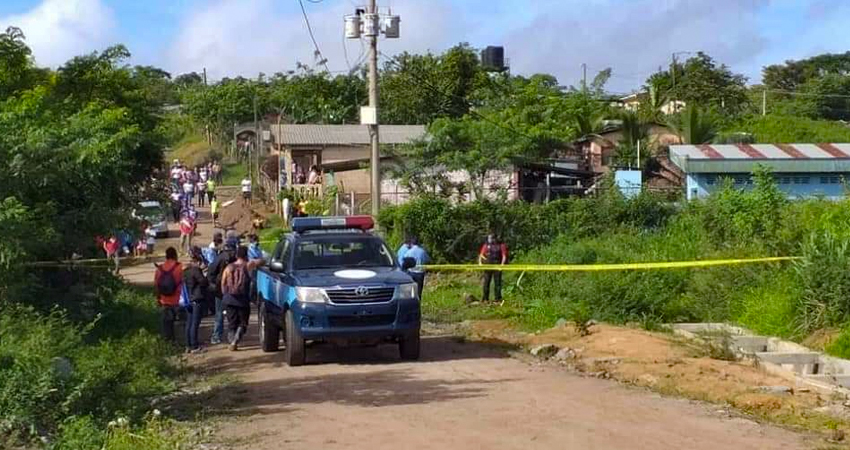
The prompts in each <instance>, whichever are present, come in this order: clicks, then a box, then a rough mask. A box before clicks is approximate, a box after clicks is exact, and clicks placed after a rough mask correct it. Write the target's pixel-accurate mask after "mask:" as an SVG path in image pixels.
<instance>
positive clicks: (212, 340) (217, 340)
mask: <svg viewBox="0 0 850 450" xmlns="http://www.w3.org/2000/svg"><path fill="white" fill-rule="evenodd" d="M218 344H221V339H216V338H212V339H210V345H218Z"/></svg>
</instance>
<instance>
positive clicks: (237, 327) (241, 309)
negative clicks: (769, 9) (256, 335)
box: [224, 305, 251, 344]
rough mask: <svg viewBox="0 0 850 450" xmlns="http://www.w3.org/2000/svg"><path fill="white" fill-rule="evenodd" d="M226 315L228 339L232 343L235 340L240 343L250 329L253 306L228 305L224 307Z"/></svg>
mask: <svg viewBox="0 0 850 450" xmlns="http://www.w3.org/2000/svg"><path fill="white" fill-rule="evenodd" d="M224 315H225V316H227V330H228V333H227V334H228V336H227V338H228V341H229V342H230V343H231V344H232V343H234V342H235V343H237V344H238V343H239V341H241V340H242V336H244V335H245V332H246V331H247V330H248V318H249V316H250V315H251V307H250V306H235V305H227V306H226V307H225V308H224Z"/></svg>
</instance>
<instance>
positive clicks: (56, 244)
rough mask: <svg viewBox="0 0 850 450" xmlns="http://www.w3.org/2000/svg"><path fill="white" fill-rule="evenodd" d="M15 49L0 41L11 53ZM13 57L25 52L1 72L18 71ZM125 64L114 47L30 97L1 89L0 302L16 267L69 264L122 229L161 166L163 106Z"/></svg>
mask: <svg viewBox="0 0 850 450" xmlns="http://www.w3.org/2000/svg"><path fill="white" fill-rule="evenodd" d="M22 39H23V38H22V36H20V35H19V34H18V33H17V32H16V31H15V30H10V31H9V32H7V33H4V34H0V42H7V43H8V42H18V43H17V44H15V45H16V46H19V45H20V41H21V40H22ZM21 54H23V55H28V54H29V50H28V49H23V48H22V49H19V51H18V52H17V53H16V54H12V55H8V54H7V55H0V66H2V67H7V68H8V67H11V66H13V65H14V64H18V63H20V61H22V60H20V59H18V60H16V59H15V58H17V57H18V56H16V55H21ZM128 56H129V53H128V52H127V51H126V49H125V48H124V47H122V46H116V47H111V48H109V49H107V50H105V51H103V52H100V53H93V54H90V55H87V56H81V57H77V58H74V59H72V60H70V61H68V62H67V63H66V64H64V65H63V66H61V67H60V68H59V69H58V70H56V71H55V72H49V71H44V72H43V73H46V74H48V75H49V76H46V77H36V78H35V79H31V81H30V82H29V84H30V86H28V87H27V86H24V87H21V84H19V83H18V81H19V79H20V78H15V77H4V78H2V79H0V91H2V92H7V93H8V92H14V95H11V96H7V97H4V98H2V99H0V109H1V110H2V111H3V114H0V178H2V179H3V183H0V203H2V205H3V206H2V208H0V209H2V213H0V232H3V233H6V238H4V240H3V242H2V243H0V262H2V263H3V264H5V269H6V270H0V292H2V291H3V290H4V288H5V286H6V285H7V284H8V283H10V282H12V281H15V280H17V279H18V278H16V274H17V271H19V270H20V269H21V267H20V266H19V265H9V263H10V261H12V260H13V259H14V258H18V259H20V258H35V259H42V258H61V257H67V256H69V255H70V254H71V253H72V252H81V251H86V250H87V249H89V248H90V247H91V246H92V245H93V239H94V237H95V236H96V235H98V234H105V233H108V232H110V230H112V229H115V228H117V227H120V226H123V225H126V224H127V221H128V214H127V211H128V209H129V208H130V207H131V206H132V205H133V204H134V203H135V202H136V201H138V200H139V198H138V197H137V196H138V195H139V194H138V193H139V192H140V188H141V187H142V186H144V185H145V184H146V183H147V182H148V181H149V179H150V176H151V173H152V172H153V170H154V169H155V168H156V167H159V166H160V164H161V163H162V148H163V140H162V137H161V136H160V135H159V134H158V133H157V131H156V130H157V126H158V124H159V118H158V115H157V113H158V111H159V109H160V107H161V106H162V105H161V104H158V103H156V101H157V99H156V98H155V97H154V96H150V95H148V91H147V86H146V85H145V84H144V83H143V82H142V81H141V80H140V79H139V78H138V77H136V76H134V70H133V69H131V68H129V67H127V66H126V65H125V64H124V61H125V60H126V58H127V57H128ZM15 61H17V62H15ZM35 70H36V71H43V69H35Z"/></svg>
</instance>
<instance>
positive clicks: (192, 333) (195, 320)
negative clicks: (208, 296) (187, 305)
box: [186, 302, 206, 350]
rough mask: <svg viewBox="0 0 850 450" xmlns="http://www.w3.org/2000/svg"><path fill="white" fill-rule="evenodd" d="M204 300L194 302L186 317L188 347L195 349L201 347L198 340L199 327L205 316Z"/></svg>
mask: <svg viewBox="0 0 850 450" xmlns="http://www.w3.org/2000/svg"><path fill="white" fill-rule="evenodd" d="M204 308H206V305H205V304H204V302H192V309H191V310H190V311H189V314H188V316H187V317H186V347H188V348H189V350H194V349H197V348H200V347H201V342H200V341H199V340H198V329H199V328H200V327H201V318H203V317H204Z"/></svg>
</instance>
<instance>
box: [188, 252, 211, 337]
mask: <svg viewBox="0 0 850 450" xmlns="http://www.w3.org/2000/svg"><path fill="white" fill-rule="evenodd" d="M191 255H192V261H191V262H190V263H189V265H188V266H186V267H185V268H184V269H183V283H184V286H186V291H187V292H188V293H189V300H190V301H191V302H192V307H191V309H190V310H189V316H188V317H187V319H186V346H187V350H188V351H189V353H199V352H201V351H202V349H201V343H200V341H199V340H198V328H200V326H201V318H202V317H203V316H204V311H205V310H206V309H207V293H208V290H207V287H208V286H209V281H207V278H206V277H205V276H204V271H203V270H202V269H201V266H202V265H203V263H204V255H203V254H202V253H201V249H200V248H199V247H192V250H191Z"/></svg>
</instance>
